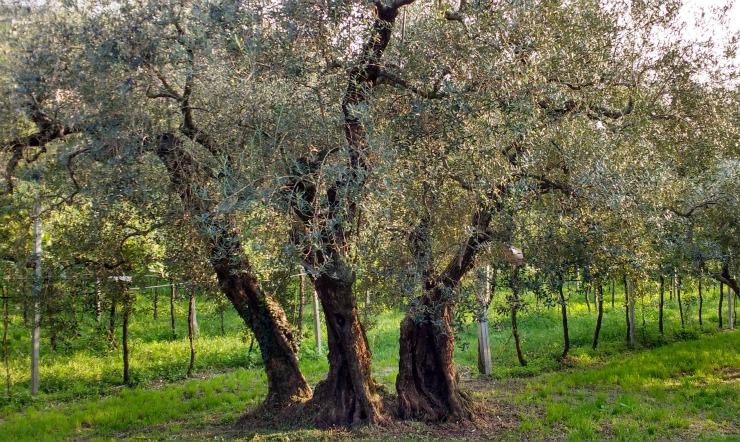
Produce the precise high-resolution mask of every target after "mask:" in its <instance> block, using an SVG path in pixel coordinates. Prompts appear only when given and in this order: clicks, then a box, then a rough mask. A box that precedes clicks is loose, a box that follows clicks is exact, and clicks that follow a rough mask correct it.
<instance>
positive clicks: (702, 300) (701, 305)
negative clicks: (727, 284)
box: [699, 276, 704, 327]
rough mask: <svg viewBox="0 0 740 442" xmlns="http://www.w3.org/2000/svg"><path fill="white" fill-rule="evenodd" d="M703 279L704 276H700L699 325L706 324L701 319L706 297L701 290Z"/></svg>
mask: <svg viewBox="0 0 740 442" xmlns="http://www.w3.org/2000/svg"><path fill="white" fill-rule="evenodd" d="M701 280H702V278H701V276H699V327H703V326H704V323H703V322H702V319H701V309H702V307H704V297H703V296H702V292H701Z"/></svg>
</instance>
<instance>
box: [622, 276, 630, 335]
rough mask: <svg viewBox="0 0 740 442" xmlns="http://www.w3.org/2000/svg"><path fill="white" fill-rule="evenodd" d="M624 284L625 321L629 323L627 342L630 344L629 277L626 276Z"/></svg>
mask: <svg viewBox="0 0 740 442" xmlns="http://www.w3.org/2000/svg"><path fill="white" fill-rule="evenodd" d="M622 282H623V283H624V319H625V322H626V323H627V342H630V337H631V336H632V331H631V330H630V296H629V287H628V286H627V275H625V276H624V279H623V281H622Z"/></svg>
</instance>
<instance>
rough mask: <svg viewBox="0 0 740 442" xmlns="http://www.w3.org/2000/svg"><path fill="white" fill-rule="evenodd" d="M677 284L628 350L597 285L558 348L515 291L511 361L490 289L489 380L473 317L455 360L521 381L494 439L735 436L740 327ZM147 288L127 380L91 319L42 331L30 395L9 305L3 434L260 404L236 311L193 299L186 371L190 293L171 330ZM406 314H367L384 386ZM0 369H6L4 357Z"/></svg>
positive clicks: (218, 431) (147, 431)
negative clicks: (193, 332)
mask: <svg viewBox="0 0 740 442" xmlns="http://www.w3.org/2000/svg"><path fill="white" fill-rule="evenodd" d="M684 296H685V299H687V300H688V301H689V303H688V308H687V309H686V310H687V311H686V312H685V313H686V318H685V325H684V326H683V327H682V326H681V323H680V319H679V316H678V308H677V306H676V304H675V303H672V302H667V306H666V316H665V333H664V334H663V335H661V334H660V333H658V330H657V318H656V316H657V315H656V313H655V310H656V306H655V302H654V301H647V300H646V301H645V302H644V303H642V304H638V309H637V311H638V328H637V336H638V346H637V348H636V349H630V348H629V347H628V346H627V345H626V342H625V336H624V335H625V332H624V330H625V328H624V309H623V306H621V305H620V304H619V302H618V301H617V302H616V304H615V306H614V307H612V306H611V303H610V299H609V297H607V299H606V303H605V317H604V324H603V329H602V334H601V338H600V345H599V348H598V349H597V350H592V349H591V340H592V337H593V336H592V335H593V326H594V322H595V317H596V314H595V312H594V311H593V305H591V308H592V311H591V312H589V311H588V308H587V306H586V304H585V303H584V302H583V300H582V299H579V300H575V299H571V300H570V303H569V309H570V334H571V353H570V356H569V357H568V358H567V359H565V360H561V358H560V357H559V356H560V353H561V352H562V328H561V325H560V311H559V308H558V307H546V306H544V305H540V304H538V303H537V302H536V301H535V300H534V299H531V295H530V296H529V298H525V299H526V300H527V301H528V302H529V304H527V306H526V307H525V309H524V310H523V311H522V313H521V315H520V322H519V328H520V333H521V335H522V338H523V340H522V345H523V348H524V351H525V354H526V357H527V359H528V364H527V366H525V367H521V366H519V365H518V363H517V359H516V354H515V351H514V343H513V341H512V339H511V332H510V322H509V317H508V315H507V314H505V312H503V311H499V312H498V313H497V312H496V308H495V307H496V306H497V305H499V306H500V305H504V304H503V303H504V297H505V293H503V292H498V293H496V295H495V297H494V301H493V304H492V309H491V314H490V320H489V327H490V333H491V338H490V341H491V353H492V357H493V366H494V372H493V375H492V378H493V380H492V381H491V382H488V380H486V379H484V378H482V377H479V375H478V374H477V369H476V368H475V367H476V365H477V353H476V336H477V331H476V325H475V324H467V325H464V326H462V327H461V328H460V330H459V332H458V335H457V338H456V339H457V340H456V342H457V344H456V345H457V348H456V353H455V359H456V362H457V363H458V366H459V368H460V372H461V373H462V376H463V378H464V379H470V378H478V379H479V381H480V382H478V383H477V384H476V385H481V382H483V385H490V390H487V389H484V390H483V391H480V392H476V396H478V397H481V398H485V397H487V396H496V397H497V398H501V397H502V396H501V392H502V391H501V389H497V388H495V387H494V386H495V385H501V383H502V382H503V383H506V382H509V381H508V379H510V378H514V381H513V382H519V383H520V384H521V385H526V388H516V389H514V390H516V391H518V393H516V394H515V393H510V394H509V393H507V394H506V395H504V397H505V399H506V400H507V401H510V403H511V406H512V407H515V408H516V409H517V410H519V411H517V413H518V415H519V419H520V420H521V422H520V423H518V424H517V430H515V431H514V432H513V433H502V434H501V435H500V436H501V437H503V438H507V437H512V438H520V437H521V436H522V435H525V436H533V437H535V436H536V437H542V438H551V437H557V435H563V434H565V435H567V437H568V438H573V439H599V438H614V439H640V437H638V436H645V437H646V438H653V439H661V438H669V439H670V438H676V437H674V436H676V435H678V436H680V435H681V434H682V432H684V433H685V434H686V435H691V437H686V438H684V437H683V436H680V437H678V438H679V439H686V440H693V439H694V438H699V437H702V436H703V435H705V434H706V435H709V436H710V437H709V438H710V439H711V437H714V436H716V437H720V438H721V437H731V436H732V435H733V434H734V435H735V436H736V435H737V428H736V427H732V426H731V425H730V424H728V422H733V421H735V422H737V421H740V419H739V418H738V415H737V412H736V411H734V410H737V409H738V408H740V407H738V403H737V401H738V383H737V376H738V375H737V367H740V361H738V356H737V349H738V348H740V342H738V337H739V336H740V335H738V333H737V332H735V333H720V334H717V333H716V330H717V320H716V294H714V293H710V294H707V295H706V299H705V303H706V304H705V305H706V306H707V309H706V310H705V313H704V324H703V327H700V326H699V325H698V321H697V311H696V309H695V308H693V309H692V304H691V299H692V298H691V295H684ZM617 299H619V298H617ZM145 301H146V300H145V299H144V300H141V299H140V300H139V303H138V304H137V308H136V313H135V314H134V316H133V317H132V320H131V324H132V325H131V368H132V375H133V381H134V385H133V386H132V387H123V386H121V353H120V348H115V349H111V348H110V347H109V344H108V343H107V341H106V339H105V338H104V336H105V334H104V332H103V331H101V330H100V326H99V325H98V324H97V323H95V322H94V320H92V318H87V319H86V321H87V322H85V323H84V324H83V327H82V328H81V336H80V337H79V338H78V339H76V340H75V341H73V342H71V343H70V345H69V346H67V347H62V348H60V349H58V350H57V351H56V352H52V351H50V349H49V346H48V340H45V341H44V342H42V354H41V358H42V365H41V367H42V368H41V379H42V382H41V385H42V387H41V393H40V395H39V396H38V397H37V398H31V397H30V395H29V394H28V382H29V378H28V371H29V365H30V364H29V362H30V361H29V360H30V356H29V355H28V352H27V351H26V349H28V348H29V347H30V345H29V344H30V342H29V340H28V336H27V335H28V333H27V329H24V328H23V327H22V319H21V317H20V314H19V312H15V314H14V316H13V318H12V326H11V338H12V339H11V364H10V368H11V375H12V382H13V383H12V388H11V393H12V397H11V398H10V399H8V398H7V397H6V396H5V395H4V394H2V395H0V440H59V439H65V438H78V437H83V438H98V437H99V438H102V439H106V440H108V439H110V438H114V439H117V438H127V437H135V436H136V437H138V436H141V437H144V438H153V439H157V438H160V437H165V436H164V435H166V434H169V433H174V434H183V435H184V436H183V437H184V438H185V439H188V438H195V439H201V438H212V436H213V435H210V433H209V431H213V432H214V433H215V436H216V437H221V436H219V435H230V436H228V437H237V436H238V434H235V433H233V432H232V430H233V428H232V426H231V424H232V423H233V422H235V421H236V420H237V418H238V416H240V415H241V414H243V413H244V411H245V410H247V409H248V408H251V407H254V406H256V405H257V404H259V403H260V401H261V400H262V398H263V397H264V395H265V393H266V380H265V375H264V371H263V370H262V367H261V359H260V357H259V351H258V349H257V348H256V347H257V346H256V344H255V346H254V347H255V348H253V351H252V352H251V353H249V348H250V343H251V335H250V334H249V333H247V332H246V331H245V330H244V326H243V322H242V321H241V320H240V318H238V317H237V315H236V314H235V313H234V312H233V311H231V310H230V309H229V310H227V312H226V315H225V323H224V328H225V330H224V331H225V333H224V334H223V335H222V334H221V328H220V320H219V316H218V312H217V311H216V310H215V308H213V306H212V305H211V304H209V303H202V305H200V304H199V312H198V314H199V316H198V319H199V324H200V334H199V336H198V339H197V348H198V350H197V364H196V374H195V377H196V379H191V380H187V379H186V378H185V373H186V368H187V363H188V360H189V348H188V344H187V339H186V336H185V332H186V323H185V312H186V308H187V306H186V302H185V301H180V302H178V304H177V306H176V317H177V326H176V331H177V335H176V336H172V331H171V329H170V325H169V311H168V310H164V309H162V308H161V306H160V312H159V318H158V319H157V320H156V321H155V320H154V319H153V318H152V312H151V306H150V305H149V304H148V303H145ZM577 301H580V302H577ZM305 313H306V314H305V316H306V317H305V324H306V326H305V328H304V331H303V344H302V346H301V351H300V354H299V355H300V362H301V368H302V370H303V372H304V374H305V375H306V377H307V378H308V379H309V381H310V382H311V383H312V384H315V383H316V382H318V381H319V380H321V379H322V378H323V376H325V374H326V370H327V362H326V357H325V352H326V343H325V336H326V333H325V330H324V333H323V336H324V343H323V352H321V353H319V352H318V351H317V349H316V344H315V342H314V339H313V336H314V331H313V329H312V327H311V324H312V323H313V318H312V314H311V309H310V307H307V309H306V312H305ZM402 317H403V315H402V313H401V312H398V311H386V312H380V313H378V314H374V315H372V326H371V328H370V330H369V331H368V340H369V342H370V346H371V348H372V351H373V370H374V375H375V377H376V379H378V380H379V381H380V382H381V383H382V384H383V385H384V386H385V387H386V389H387V390H388V391H389V392H391V393H392V392H394V390H395V388H394V383H395V377H396V374H397V370H398V368H397V364H398V328H399V323H400V321H401V319H402ZM643 318H644V325H643ZM104 319H107V318H104ZM104 322H105V321H104ZM117 333H120V330H119V331H118V332H117ZM682 341H685V342H682ZM733 370H735V371H733ZM2 371H3V373H2V374H4V367H3V370H2ZM733 373H734V374H733ZM733 376H735V377H734V378H733ZM728 379H730V380H729V381H728ZM732 379H734V380H732ZM486 388H488V387H486ZM722 401H724V405H722V404H721V402H722ZM203 428H206V429H213V430H202V429H203ZM733 428H734V429H733ZM291 431H292V430H291ZM291 431H288V432H287V433H283V432H280V431H277V430H276V432H275V434H274V436H275V437H276V438H278V439H285V438H291V439H295V438H303V437H306V438H314V437H317V438H322V437H333V436H336V434H334V433H326V432H320V431H317V430H302V431H301V432H298V433H295V432H291ZM733 431H734V433H733ZM188 434H190V435H191V436H188ZM271 434H272V433H271ZM363 434H364V435H367V433H363ZM646 435H647V436H646ZM712 435H714V436H712ZM352 436H353V437H354V436H356V435H352ZM260 437H261V436H260ZM363 437H364V436H363ZM370 437H371V438H373V437H374V435H373V433H370ZM525 438H528V437H525Z"/></svg>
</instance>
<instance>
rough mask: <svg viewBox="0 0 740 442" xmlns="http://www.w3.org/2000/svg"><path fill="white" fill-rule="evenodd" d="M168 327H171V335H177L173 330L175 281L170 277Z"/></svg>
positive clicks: (174, 336)
mask: <svg viewBox="0 0 740 442" xmlns="http://www.w3.org/2000/svg"><path fill="white" fill-rule="evenodd" d="M170 327H171V328H172V337H173V338H176V337H177V332H176V331H175V283H174V282H172V280H171V279H170Z"/></svg>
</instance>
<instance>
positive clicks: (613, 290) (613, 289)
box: [612, 278, 616, 309]
mask: <svg viewBox="0 0 740 442" xmlns="http://www.w3.org/2000/svg"><path fill="white" fill-rule="evenodd" d="M615 285H616V284H615V283H614V278H612V309H614V293H615V287H614V286H615Z"/></svg>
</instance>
